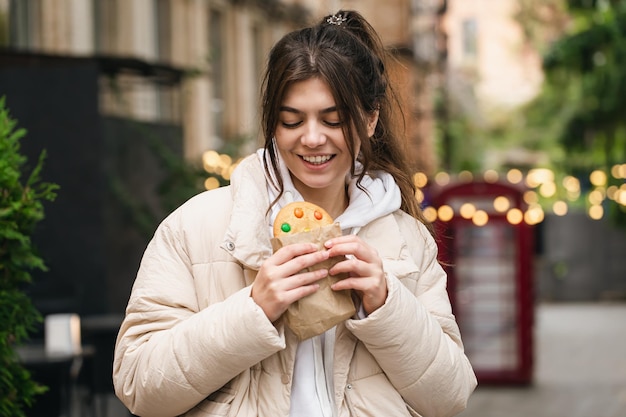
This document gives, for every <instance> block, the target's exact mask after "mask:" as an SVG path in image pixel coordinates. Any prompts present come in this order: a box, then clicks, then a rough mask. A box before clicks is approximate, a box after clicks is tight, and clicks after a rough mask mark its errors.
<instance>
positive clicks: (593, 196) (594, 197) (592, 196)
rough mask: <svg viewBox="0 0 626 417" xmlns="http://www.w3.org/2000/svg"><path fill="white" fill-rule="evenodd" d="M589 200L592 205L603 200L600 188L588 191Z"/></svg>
mask: <svg viewBox="0 0 626 417" xmlns="http://www.w3.org/2000/svg"><path fill="white" fill-rule="evenodd" d="M588 199H589V202H590V203H591V204H593V205H597V204H601V203H602V201H603V200H604V193H602V191H600V190H593V191H592V192H590V193H589V197H588Z"/></svg>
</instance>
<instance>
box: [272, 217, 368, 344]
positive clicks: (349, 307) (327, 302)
mask: <svg viewBox="0 0 626 417" xmlns="http://www.w3.org/2000/svg"><path fill="white" fill-rule="evenodd" d="M337 236H341V228H340V226H339V223H334V224H332V225H328V226H323V227H320V228H316V229H313V230H311V231H308V232H299V233H294V234H292V235H285V236H279V237H275V238H272V248H273V250H274V252H276V251H277V250H278V249H280V248H282V247H283V246H286V245H290V244H293V243H300V242H311V243H315V244H317V245H318V247H319V249H320V250H322V249H324V242H326V241H327V240H328V239H330V238H333V237H337ZM343 259H345V257H343V256H336V257H333V258H330V259H327V260H326V261H324V262H320V263H319V264H316V265H313V266H311V267H309V268H306V269H305V270H304V271H316V270H318V269H323V268H324V269H330V268H331V267H332V266H333V265H335V264H336V263H338V262H340V261H342V260H343ZM347 276H348V275H347V274H343V273H342V274H338V275H327V276H326V277H324V278H322V279H321V280H319V281H318V284H319V286H320V288H319V290H317V291H316V292H315V293H313V294H310V295H308V296H306V297H304V298H301V299H300V300H298V301H296V302H295V303H293V304H292V305H290V306H289V308H288V309H287V311H285V313H284V314H283V320H285V324H286V325H287V326H288V327H289V328H290V329H291V331H293V332H294V333H295V335H296V336H297V337H298V339H300V340H305V339H308V338H310V337H313V336H317V335H320V334H322V333H324V332H325V331H326V330H328V329H330V328H332V327H334V326H336V325H337V324H339V323H341V322H343V321H345V320H347V319H349V318H350V317H352V316H353V315H354V314H355V313H356V308H355V306H354V302H353V301H352V295H351V291H349V290H344V291H333V289H332V288H330V286H331V285H332V284H334V283H335V282H337V281H339V280H341V279H344V278H346V277H347Z"/></svg>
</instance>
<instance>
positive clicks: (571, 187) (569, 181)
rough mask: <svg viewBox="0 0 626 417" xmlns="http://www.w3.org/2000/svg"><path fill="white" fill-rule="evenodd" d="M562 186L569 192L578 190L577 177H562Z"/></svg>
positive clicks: (578, 182)
mask: <svg viewBox="0 0 626 417" xmlns="http://www.w3.org/2000/svg"><path fill="white" fill-rule="evenodd" d="M563 187H565V189H566V190H567V191H570V192H579V191H580V181H578V178H576V177H572V176H571V175H567V176H566V177H564V178H563Z"/></svg>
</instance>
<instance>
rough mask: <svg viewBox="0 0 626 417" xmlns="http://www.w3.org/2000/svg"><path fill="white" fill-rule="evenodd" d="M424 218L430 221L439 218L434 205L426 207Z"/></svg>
mask: <svg viewBox="0 0 626 417" xmlns="http://www.w3.org/2000/svg"><path fill="white" fill-rule="evenodd" d="M424 218H425V219H426V221H428V222H429V223H432V222H434V221H435V220H437V210H436V209H435V208H434V207H431V206H428V207H425V208H424Z"/></svg>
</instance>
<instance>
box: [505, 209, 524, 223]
mask: <svg viewBox="0 0 626 417" xmlns="http://www.w3.org/2000/svg"><path fill="white" fill-rule="evenodd" d="M506 220H507V221H508V222H509V223H511V224H520V223H521V222H522V220H524V213H522V210H520V209H518V208H512V209H511V210H509V211H507V213H506Z"/></svg>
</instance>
